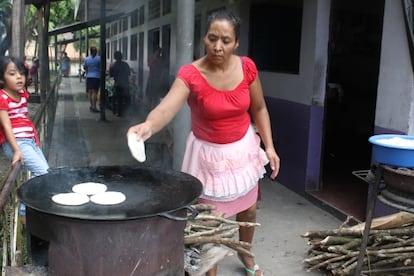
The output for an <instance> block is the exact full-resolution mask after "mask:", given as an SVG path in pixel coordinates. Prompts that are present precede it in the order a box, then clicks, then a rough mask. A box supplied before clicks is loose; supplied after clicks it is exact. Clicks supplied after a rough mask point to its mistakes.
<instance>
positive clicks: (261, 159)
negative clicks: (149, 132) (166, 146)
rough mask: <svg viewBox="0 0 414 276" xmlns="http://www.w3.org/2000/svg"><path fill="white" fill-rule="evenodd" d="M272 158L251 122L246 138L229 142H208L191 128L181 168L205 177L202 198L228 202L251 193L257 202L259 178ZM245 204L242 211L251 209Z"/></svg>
mask: <svg viewBox="0 0 414 276" xmlns="http://www.w3.org/2000/svg"><path fill="white" fill-rule="evenodd" d="M268 162H269V161H268V160H267V157H266V154H265V152H264V151H263V149H262V148H261V147H260V138H259V136H258V135H257V134H256V133H255V132H254V129H253V127H251V126H250V127H249V129H248V131H247V132H246V135H245V136H244V137H243V138H242V139H240V140H239V141H236V142H233V143H228V144H215V143H210V142H206V141H204V140H200V139H197V138H196V137H195V136H194V134H193V133H192V132H191V133H190V134H189V136H188V138H187V146H186V151H185V154H184V160H183V165H182V168H181V170H182V171H183V172H186V173H188V174H191V175H193V176H195V177H196V178H198V179H199V180H200V181H201V183H202V184H203V193H202V195H201V196H200V198H201V199H205V200H209V201H213V202H220V203H222V204H224V203H230V202H234V201H235V200H237V201H239V200H238V199H240V201H242V200H241V199H242V198H244V197H245V196H248V195H249V196H250V197H251V198H254V201H253V203H254V202H256V200H257V193H258V192H257V189H258V181H259V179H260V178H262V177H263V175H264V174H265V173H266V170H265V168H264V166H265V165H266V164H267V163H268ZM244 199H246V198H244ZM253 203H252V204H253ZM248 204H250V203H247V202H246V204H244V205H248ZM252 204H250V206H251V205H252ZM224 205H226V204H224ZM250 206H247V208H248V207H250ZM244 207H245V206H244ZM244 207H241V206H240V210H239V211H243V210H244V209H247V208H244ZM243 208H244V209H243ZM225 213H226V215H228V213H227V212H225Z"/></svg>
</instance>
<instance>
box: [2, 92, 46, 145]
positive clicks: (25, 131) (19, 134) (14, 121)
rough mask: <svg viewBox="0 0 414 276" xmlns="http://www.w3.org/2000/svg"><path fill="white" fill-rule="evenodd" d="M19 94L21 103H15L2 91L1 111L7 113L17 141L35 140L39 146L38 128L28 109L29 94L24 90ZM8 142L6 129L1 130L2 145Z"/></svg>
mask: <svg viewBox="0 0 414 276" xmlns="http://www.w3.org/2000/svg"><path fill="white" fill-rule="evenodd" d="M19 94H20V101H15V100H13V99H12V98H10V97H9V96H8V95H7V94H6V93H5V92H4V90H3V89H0V110H6V111H7V113H8V115H9V118H10V122H11V126H12V129H13V134H14V137H15V138H16V139H18V138H35V140H36V144H38V145H39V138H38V136H37V132H36V128H35V126H34V124H33V122H32V120H31V119H30V118H29V116H28V114H29V109H28V107H27V102H28V100H29V93H28V92H27V91H26V90H24V89H23V90H21V91H20V92H19ZM6 141H7V140H6V136H5V133H4V129H3V128H0V144H3V143H4V142H6Z"/></svg>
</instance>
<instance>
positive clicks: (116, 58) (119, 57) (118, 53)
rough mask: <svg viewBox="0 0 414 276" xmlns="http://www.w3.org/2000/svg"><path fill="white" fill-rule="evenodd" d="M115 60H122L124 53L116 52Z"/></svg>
mask: <svg viewBox="0 0 414 276" xmlns="http://www.w3.org/2000/svg"><path fill="white" fill-rule="evenodd" d="M114 57H115V60H118V61H119V60H122V53H121V52H120V51H116V52H115V53H114Z"/></svg>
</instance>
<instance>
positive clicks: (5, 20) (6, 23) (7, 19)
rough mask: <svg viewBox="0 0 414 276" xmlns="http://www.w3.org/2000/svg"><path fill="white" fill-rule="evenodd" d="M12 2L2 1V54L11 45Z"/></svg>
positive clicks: (0, 17) (0, 32)
mask: <svg viewBox="0 0 414 276" xmlns="http://www.w3.org/2000/svg"><path fill="white" fill-rule="evenodd" d="M12 8H13V6H12V4H11V3H10V2H9V1H7V0H1V1H0V55H4V54H5V53H6V51H7V50H8V49H9V48H10V45H11V16H10V14H11V13H12Z"/></svg>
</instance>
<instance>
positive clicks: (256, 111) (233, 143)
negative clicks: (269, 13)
mask: <svg viewBox="0 0 414 276" xmlns="http://www.w3.org/2000/svg"><path fill="white" fill-rule="evenodd" d="M206 26H207V32H206V34H205V36H204V45H205V49H206V55H205V56H203V57H201V58H199V59H197V60H195V61H194V62H193V63H191V64H187V65H184V66H182V67H181V68H180V70H179V71H178V74H177V78H176V79H175V81H174V83H173V84H172V86H171V88H170V90H169V91H168V93H167V95H166V96H165V98H164V99H163V100H162V101H161V102H160V103H159V104H158V106H157V107H155V108H154V109H153V110H152V111H151V112H150V113H149V114H148V116H147V118H146V119H145V121H144V122H142V123H139V124H137V125H134V126H132V127H130V128H129V130H128V132H127V137H128V136H129V135H135V136H136V139H137V140H142V141H146V140H147V139H149V138H150V137H151V136H152V135H153V134H155V133H157V132H158V131H160V130H161V129H162V128H163V127H165V126H166V125H167V124H168V123H169V122H170V121H171V120H172V119H173V118H174V117H175V115H176V114H177V113H178V112H179V110H180V109H181V108H182V107H183V105H184V104H185V103H186V102H187V103H188V105H189V107H190V112H191V132H190V134H189V136H188V138H187V144H186V150H185V153H184V160H183V164H182V168H181V169H182V171H183V172H185V173H189V174H191V175H193V176H195V177H197V178H198V179H199V180H200V181H201V183H202V184H203V193H202V195H201V196H200V198H199V202H200V203H208V204H214V205H215V206H216V210H215V211H214V212H215V214H222V213H224V214H225V217H231V216H233V215H236V220H237V221H245V222H255V221H256V203H257V198H258V186H259V185H258V181H259V179H260V178H262V177H263V176H264V174H265V173H266V170H265V165H266V164H267V163H269V162H270V168H271V170H272V172H271V174H270V177H271V178H272V179H275V178H276V176H277V175H278V173H279V167H280V159H279V156H278V154H277V153H276V150H275V147H274V144H273V139H272V130H271V126H270V117H269V113H268V110H267V107H266V103H265V100H264V96H263V91H262V86H261V82H260V79H259V74H258V70H257V68H256V65H255V63H254V61H253V60H251V59H250V58H248V57H246V56H238V55H235V54H234V51H235V50H236V49H237V47H238V46H239V33H240V20H239V18H238V17H236V16H235V15H234V14H233V13H232V12H230V11H227V10H219V11H216V12H214V13H212V14H211V15H210V16H209V17H208V20H207V24H206ZM251 120H252V121H253V122H254V123H255V125H256V127H257V130H258V132H259V135H260V136H259V135H257V134H256V133H255V131H254V129H253V127H252V124H251ZM260 138H261V139H260ZM260 141H262V142H263V146H264V150H263V149H262V148H261V146H260ZM254 231H255V229H254V227H251V228H246V227H240V230H239V239H240V240H241V241H244V242H249V243H252V241H253V236H254ZM238 257H239V258H240V260H241V262H242V263H243V265H244V267H245V271H246V275H250V276H254V275H256V276H259V275H260V276H262V275H263V273H262V271H261V270H260V268H259V266H258V265H257V264H256V262H255V259H254V258H253V257H250V256H248V255H245V254H240V253H239V254H238ZM207 275H209V276H211V275H217V265H216V266H214V267H213V268H212V269H211V270H210V271H208V272H207Z"/></svg>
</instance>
